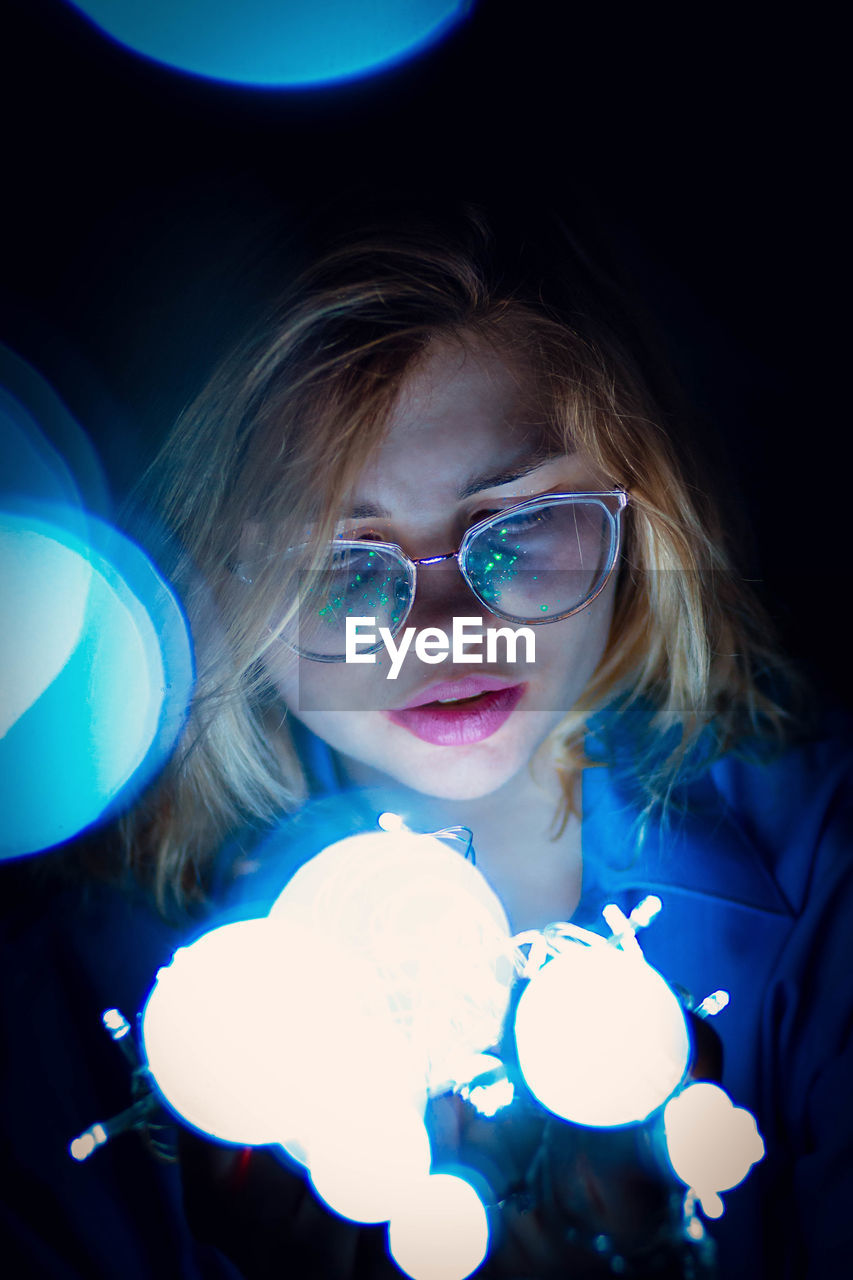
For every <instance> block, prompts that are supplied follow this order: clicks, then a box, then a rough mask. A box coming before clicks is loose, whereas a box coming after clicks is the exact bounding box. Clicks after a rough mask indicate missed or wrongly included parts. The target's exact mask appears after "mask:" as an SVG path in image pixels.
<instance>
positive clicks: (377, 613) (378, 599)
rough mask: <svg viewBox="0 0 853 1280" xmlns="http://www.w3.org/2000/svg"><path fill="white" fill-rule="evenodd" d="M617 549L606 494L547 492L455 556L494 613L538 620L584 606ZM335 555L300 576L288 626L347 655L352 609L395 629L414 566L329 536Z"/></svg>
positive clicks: (316, 651)
mask: <svg viewBox="0 0 853 1280" xmlns="http://www.w3.org/2000/svg"><path fill="white" fill-rule="evenodd" d="M615 550H616V524H615V521H614V519H613V517H612V515H611V513H610V512H609V510H608V509H607V507H606V505H605V503H604V502H603V501H602V500H600V499H588V500H585V501H570V500H566V499H563V500H557V501H555V500H553V499H548V498H543V499H542V501H541V503H535V504H529V505H525V506H524V507H523V508H522V509H521V510H518V511H513V512H508V513H506V514H501V515H498V516H496V517H494V518H493V519H492V520H490V521H489V522H488V524H486V525H484V526H483V527H482V528H480V529H478V530H477V531H476V532H475V533H472V534H470V535H466V537H465V539H463V543H462V546H461V548H460V554H459V563H460V568H461V570H462V572H463V575H464V576H465V579H466V581H467V582H468V585H469V586H470V587H471V589H472V591H473V592H474V593H475V595H476V596H478V597H479V599H480V601H481V603H482V604H483V605H484V606H485V607H486V608H487V609H489V611H490V612H494V613H496V614H497V615H498V616H501V617H504V618H507V619H509V620H511V621H513V622H516V623H519V624H522V623H530V622H534V623H535V622H546V621H548V620H550V619H555V618H560V617H564V616H565V615H566V614H569V613H571V612H573V611H574V610H576V609H579V608H581V607H582V606H583V605H584V604H585V603H586V601H587V600H589V599H590V598H591V596H593V595H594V594H595V593H596V591H597V590H598V588H599V586H600V584H601V582H602V580H603V578H604V577H605V576H606V575H607V573H609V571H610V569H611V568H612V564H613V557H614V555H615ZM332 555H333V562H332V565H331V567H330V568H328V569H324V570H319V571H314V572H308V573H305V574H303V575H302V581H301V583H300V599H299V608H298V610H297V614H296V617H295V618H294V619H293V622H292V624H290V625H289V626H288V628H287V629H286V631H285V633H284V639H285V640H286V641H287V642H288V643H290V644H291V645H292V647H293V648H295V649H297V650H298V652H300V653H301V654H303V656H307V657H310V656H312V655H315V656H317V657H321V658H327V659H328V658H336V657H343V655H344V651H345V636H346V619H347V618H348V617H369V618H371V619H373V618H375V619H376V627H377V628H379V627H388V628H389V629H390V631H391V632H392V633H394V632H395V631H396V629H397V628H398V627H399V626H400V624H401V621H402V620H403V619H404V618H405V616H406V614H407V612H408V610H409V607H410V604H411V602H412V591H413V585H414V572H413V569H412V567H411V566H410V565H409V564H408V563H407V562H406V560H405V559H404V558H403V556H402V554H401V553H399V552H397V551H396V550H394V549H392V548H389V547H383V546H381V545H379V544H373V543H370V542H364V543H355V542H346V543H342V544H340V545H337V544H333V545H332ZM361 652H365V653H366V652H370V651H369V650H368V649H362V650H361Z"/></svg>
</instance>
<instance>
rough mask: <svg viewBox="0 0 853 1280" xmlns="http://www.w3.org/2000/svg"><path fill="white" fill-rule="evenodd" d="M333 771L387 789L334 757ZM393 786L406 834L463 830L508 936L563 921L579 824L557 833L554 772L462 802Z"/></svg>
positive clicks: (571, 895)
mask: <svg viewBox="0 0 853 1280" xmlns="http://www.w3.org/2000/svg"><path fill="white" fill-rule="evenodd" d="M339 764H340V767H341V771H342V772H343V774H344V776H345V777H346V779H347V780H348V781H349V782H351V783H353V784H354V785H356V786H362V787H370V786H373V787H387V786H388V784H389V778H388V777H387V775H385V774H383V773H380V772H379V771H378V770H375V769H372V768H370V767H369V766H366V765H364V764H362V763H361V762H359V761H354V760H351V759H349V758H343V757H342V758H341V759H340V761H339ZM394 786H395V790H397V791H399V792H400V796H401V799H400V804H401V807H402V808H404V810H405V813H406V818H407V821H408V823H409V824H410V825H411V826H412V827H413V828H414V829H416V830H421V831H436V830H439V829H441V828H442V827H450V826H463V827H469V828H470V829H471V831H472V832H473V835H474V848H475V851H476V857H477V866H478V868H479V869H480V871H481V872H482V873H483V875H484V876H485V878H486V880H488V882H489V883H490V884H491V885H492V887H493V889H494V890H495V892H496V893H497V894H498V896H499V897H500V898H501V901H502V902H503V904H504V907H505V909H506V912H507V915H508V916H509V920H510V925H511V927H512V929H513V931H515V932H517V931H519V930H522V929H530V928H541V927H542V926H543V925H545V924H548V923H550V922H551V921H552V920H560V919H563V920H567V919H569V918H570V917H571V914H572V912H573V911H574V909H575V907H576V905H577V902H578V899H579V897H580V886H581V841H580V822H579V820H578V818H577V817H575V816H573V817H572V818H570V819H569V821H568V822H567V823H566V824H565V826H564V827H563V829H562V831H560V832H559V833H558V824H557V818H558V814H559V811H560V807H561V800H562V795H561V788H560V782H559V778H558V777H557V774H556V772H555V770H553V769H552V768H549V769H547V771H546V770H545V769H540V770H539V771H538V772H537V773H536V774H534V773H532V772H531V770H530V769H528V768H525V769H523V770H520V771H519V773H518V774H516V775H515V776H514V777H513V778H511V779H509V781H508V782H506V783H504V785H503V786H501V787H499V788H498V790H497V791H494V792H492V793H491V794H490V795H486V796H478V797H476V798H474V799H470V800H446V799H443V798H442V797H439V796H429V795H424V794H422V793H421V792H418V791H414V790H412V789H411V788H408V787H403V786H401V785H399V784H396V783H395V784H394Z"/></svg>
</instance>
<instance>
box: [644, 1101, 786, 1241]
mask: <svg viewBox="0 0 853 1280" xmlns="http://www.w3.org/2000/svg"><path fill="white" fill-rule="evenodd" d="M663 1120H664V1130H665V1132H666V1145H667V1151H668V1153H669V1159H670V1162H671V1164H672V1167H673V1169H674V1170H675V1173H676V1174H677V1176H678V1177H679V1178H680V1179H681V1181H682V1182H683V1183H685V1185H686V1186H688V1187H692V1188H693V1189H694V1190H695V1192H696V1194H697V1195H698V1197H699V1199H700V1200H701V1202H702V1209H703V1212H704V1213H706V1214H707V1216H708V1217H709V1218H718V1217H719V1216H720V1215H721V1214H722V1212H723V1202H722V1200H721V1199H720V1197H719V1195H718V1194H717V1193H718V1192H720V1191H727V1190H728V1189H729V1188H731V1187H736V1186H737V1185H738V1183H740V1182H742V1181H743V1179H744V1178H745V1177H746V1175H747V1174H748V1173H749V1171H750V1169H751V1168H752V1166H753V1165H754V1164H757V1163H758V1161H759V1160H761V1159H762V1157H763V1155H764V1142H763V1140H762V1137H761V1134H760V1133H759V1132H758V1127H757V1125H756V1123H755V1118H754V1116H753V1115H752V1114H751V1113H750V1112H749V1111H747V1110H745V1108H743V1107H735V1106H734V1105H733V1103H732V1101H731V1099H730V1098H729V1096H728V1094H727V1093H726V1092H725V1090H723V1089H721V1088H720V1087H719V1085H715V1084H709V1083H706V1082H705V1081H699V1082H697V1083H696V1084H691V1085H689V1086H688V1088H686V1089H684V1090H683V1091H682V1092H681V1093H679V1094H678V1095H677V1096H676V1097H674V1098H672V1099H670V1101H669V1102H668V1103H667V1104H666V1107H665V1109H664V1113H663Z"/></svg>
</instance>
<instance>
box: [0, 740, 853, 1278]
mask: <svg viewBox="0 0 853 1280" xmlns="http://www.w3.org/2000/svg"><path fill="white" fill-rule="evenodd" d="M303 746H304V752H305V757H306V763H307V765H308V769H309V774H310V775H311V778H312V782H313V786H314V790H315V793H319V794H320V795H321V797H322V798H321V799H320V800H319V801H318V802H317V803H315V804H313V805H310V806H308V807H307V808H306V810H304V811H303V812H302V813H300V814H297V815H295V817H293V818H291V819H289V820H288V821H287V822H286V823H285V824H283V826H282V828H281V829H279V830H278V831H277V832H276V833H275V834H274V835H273V836H272V837H270V838H269V839H268V841H267V842H266V843H265V844H264V845H262V847H261V849H260V850H259V853H260V855H261V869H260V870H259V872H258V874H257V875H255V876H252V877H247V878H246V880H245V881H244V882H243V884H242V886H241V902H240V904H239V905H237V906H236V907H235V906H233V905H232V907H231V908H230V910H233V911H235V912H237V913H239V914H250V913H251V912H252V910H254V909H256V908H257V909H262V908H263V907H264V905H265V904H266V905H268V904H269V901H270V900H271V898H272V897H273V896H275V894H276V893H277V892H278V891H279V889H280V888H281V886H282V884H283V883H284V882H285V881H286V879H287V878H288V877H289V875H290V874H292V871H293V870H294V869H295V868H296V866H298V865H299V864H300V863H301V862H302V861H304V860H305V858H307V857H309V856H311V854H312V853H314V852H316V851H317V850H318V849H319V848H321V847H323V845H324V844H326V843H329V842H330V841H331V839H335V838H341V836H343V835H345V834H347V833H349V832H351V831H356V830H360V829H364V828H365V826H368V827H370V826H372V825H373V824H374V823H375V819H376V814H377V812H378V811H379V810H380V809H381V808H390V807H393V797H392V795H391V794H388V795H374V794H367V793H354V794H348V795H346V794H339V793H338V781H337V777H336V775H335V770H334V761H333V759H332V757H331V754H330V753H329V752H328V750H327V749H326V748H325V747H324V745H323V744H322V743H319V742H318V741H317V740H316V739H310V738H309V739H306V741H305V743H304V744H303ZM852 753H853V752H851V748H850V746H849V742H848V744H847V745H844V744H843V743H842V742H841V741H840V740H839V738H838V737H837V736H833V737H831V738H826V739H824V740H822V741H820V742H815V743H810V744H808V745H806V746H803V747H798V748H796V749H793V750H790V751H788V752H787V753H786V754H785V755H784V756H782V757H781V758H779V759H778V760H776V761H774V762H772V763H767V764H757V763H748V762H746V761H743V760H740V759H737V758H735V757H728V758H726V759H723V760H721V761H719V762H717V763H716V764H714V765H713V766H711V768H710V769H707V770H706V771H705V772H704V773H703V774H701V776H699V777H698V778H697V779H695V780H694V781H693V782H691V783H690V784H689V786H688V787H687V788H686V790H685V792H684V794H683V796H682V801H683V803H681V804H680V805H679V807H678V808H677V809H676V810H675V811H674V812H672V813H671V814H670V817H669V820H668V823H667V824H666V825H664V826H661V825H660V824H657V823H650V824H648V825H647V827H646V829H645V831H644V832H643V831H642V829H641V827H640V825H639V824H638V812H637V806H636V803H635V802H634V799H633V797H632V795H631V788H630V784H629V783H628V782H627V781H626V778H625V776H623V775H621V774H620V773H619V771H618V770H613V769H609V768H605V767H596V768H591V769H588V770H587V771H586V772H585V774H584V780H583V855H584V882H583V896H582V900H581V905H580V907H579V909H578V912H577V913H576V918H578V919H579V920H581V921H582V922H583V923H591V922H593V921H594V920H595V919H596V918H597V916H598V914H599V912H600V908H601V906H602V905H603V903H604V902H605V901H616V902H618V903H619V904H620V905H622V906H623V908H624V909H626V910H630V908H631V907H633V906H634V905H635V904H636V902H637V901H638V900H639V898H641V897H642V896H643V895H644V894H646V893H648V892H655V893H657V894H658V895H659V896H660V897H661V899H662V901H663V911H662V912H661V915H660V916H659V918H658V919H657V920H656V921H655V923H654V924H653V925H652V927H651V928H650V929H649V930H648V931H647V932H646V933H645V934H644V935H643V947H644V951H645V953H646V955H647V958H648V959H649V961H650V962H651V963H652V964H653V965H655V966H656V967H657V968H658V969H660V971H661V972H662V973H663V974H664V975H665V976H666V977H667V978H668V979H669V980H670V981H671V982H673V983H675V984H678V985H680V986H682V987H685V988H687V989H688V990H689V991H690V992H691V993H692V994H693V995H694V996H696V997H697V998H699V999H701V998H702V997H704V996H705V995H706V994H708V993H709V992H711V991H713V990H715V989H717V988H724V989H725V990H727V991H728V992H729V994H730V996H731V1003H730V1005H729V1006H728V1008H727V1009H726V1010H724V1012H723V1013H722V1014H720V1016H719V1017H718V1018H717V1019H716V1021H715V1026H716V1029H717V1031H718V1033H719V1034H720V1036H721V1038H722V1040H723V1043H724V1051H725V1069H724V1084H725V1086H726V1088H727V1089H728V1091H729V1093H730V1094H731V1096H732V1097H733V1099H734V1101H735V1102H736V1103H737V1104H739V1105H742V1106H746V1107H748V1108H749V1109H750V1110H752V1111H754V1112H755V1114H756V1115H757V1117H758V1121H759V1127H760V1129H761V1131H762V1133H763V1135H764V1138H765V1142H766V1144H767V1151H768V1154H767V1158H766V1159H765V1161H764V1162H763V1163H762V1165H760V1166H758V1168H757V1169H756V1170H753V1172H752V1174H751V1175H750V1177H749V1178H748V1179H747V1181H746V1182H745V1183H744V1184H743V1185H742V1186H741V1187H739V1188H737V1189H736V1190H734V1191H732V1192H730V1193H726V1194H725V1196H724V1199H725V1202H726V1206H727V1211H726V1214H725V1216H724V1218H723V1219H722V1220H721V1221H720V1222H719V1223H718V1224H714V1228H713V1231H714V1234H715V1235H716V1236H717V1237H718V1239H719V1242H720V1264H721V1266H720V1273H721V1276H722V1277H723V1278H724V1280H730V1278H731V1280H735V1278H736V1277H737V1278H740V1277H749V1278H750V1280H754V1278H756V1277H760V1276H762V1275H767V1276H768V1280H769V1277H770V1276H772V1277H773V1280H777V1278H778V1277H784V1276H789V1277H791V1278H792V1280H799V1277H801V1276H806V1275H814V1276H824V1275H830V1274H844V1273H845V1271H846V1269H847V1266H848V1265H849V1263H848V1259H849V1257H851V1256H853V1212H851V1211H850V1205H851V1204H853V1102H851V1097H850V1094H851V1086H853V1047H851V1028H853V933H851V931H853V786H851V778H852V777H853V772H851V768H850V765H851V754H852ZM475 840H476V833H475ZM201 927H202V926H201V925H200V924H198V923H196V924H195V925H194V926H192V927H191V931H195V932H198V931H199V930H200V928H201ZM186 932H187V927H186V925H184V926H182V927H174V928H172V927H169V926H166V925H164V924H163V922H162V921H161V920H160V919H159V918H158V917H157V916H156V914H155V913H154V912H153V910H152V909H151V908H150V907H149V905H148V904H147V903H146V902H145V901H144V899H143V898H142V897H141V896H139V895H133V894H120V893H118V892H117V891H115V890H111V889H107V888H103V887H89V888H88V889H85V890H81V889H74V890H72V889H68V890H64V891H62V892H61V893H56V892H53V893H50V894H48V895H45V894H43V893H42V894H41V895H36V896H35V897H32V896H31V897H30V898H27V896H26V895H24V896H23V897H22V896H21V894H20V893H19V894H18V896H17V897H16V899H15V904H14V910H12V911H10V912H7V913H6V918H5V919H4V924H3V938H2V942H3V950H4V975H5V977H4V984H3V1000H4V1005H5V1008H4V1027H5V1035H6V1039H7V1043H6V1052H5V1054H4V1064H3V1077H2V1080H3V1098H4V1103H3V1111H4V1134H5V1138H6V1148H7V1152H8V1157H7V1158H9V1159H11V1161H12V1163H13V1165H14V1166H15V1167H16V1169H17V1173H18V1176H17V1178H16V1180H15V1184H14V1187H13V1191H12V1194H11V1196H10V1197H8V1198H7V1202H6V1206H5V1209H4V1213H5V1217H6V1227H7V1231H8V1239H9V1240H10V1241H12V1246H11V1247H12V1248H13V1249H14V1248H17V1249H18V1251H19V1253H20V1256H21V1258H22V1259H26V1260H28V1263H29V1265H28V1266H26V1265H23V1266H22V1268H21V1269H20V1270H19V1271H18V1272H17V1273H16V1274H20V1275H27V1274H34V1275H43V1276H50V1277H53V1276H56V1277H59V1276H63V1277H64V1276H85V1277H87V1280H88V1277H100V1276H103V1277H110V1276H113V1275H115V1276H119V1275H120V1276H122V1277H124V1278H127V1280H135V1278H136V1277H139V1278H140V1280H143V1278H144V1277H148V1276H155V1275H156V1276H157V1277H171V1276H175V1277H181V1280H190V1278H193V1280H194V1278H195V1277H199V1276H205V1277H225V1276H234V1275H235V1272H234V1271H233V1269H232V1268H231V1267H230V1265H229V1264H228V1263H227V1262H225V1261H224V1259H222V1258H221V1257H220V1256H219V1255H218V1254H215V1253H214V1252H212V1251H210V1250H206V1249H203V1248H199V1247H198V1246H197V1245H196V1244H195V1242H194V1241H193V1240H192V1238H191V1235H190V1233H189V1231H188V1229H187V1226H186V1223H185V1221H184V1219H183V1216H182V1211H181V1200H180V1187H179V1183H178V1179H177V1177H176V1175H175V1171H174V1169H173V1168H171V1169H170V1168H169V1167H168V1166H155V1165H154V1164H153V1162H152V1161H151V1159H150V1157H149V1156H148V1155H147V1153H146V1152H145V1151H144V1149H143V1148H142V1146H141V1144H140V1143H138V1141H137V1140H136V1139H135V1138H133V1137H128V1138H124V1139H120V1140H118V1141H116V1142H115V1143H114V1144H112V1145H111V1146H110V1147H107V1148H106V1149H104V1150H103V1151H100V1152H98V1153H96V1155H95V1156H93V1157H92V1159H91V1160H90V1161H89V1162H88V1163H87V1164H86V1165H83V1166H75V1165H74V1164H73V1163H72V1162H71V1161H70V1160H69V1159H68V1157H67V1155H66V1146H67V1143H68V1141H69V1139H70V1138H71V1137H73V1136H74V1135H75V1134H76V1133H78V1132H80V1131H81V1130H82V1129H84V1128H86V1127H87V1126H88V1125H89V1124H91V1123H92V1122H93V1121H94V1120H96V1119H104V1118H107V1117H108V1116H109V1115H111V1114H112V1113H114V1112H115V1111H117V1110H119V1109H121V1108H122V1107H123V1106H125V1105H127V1103H128V1101H129V1098H128V1096H127V1092H126V1090H127V1078H126V1068H125V1066H124V1063H123V1062H122V1060H121V1057H120V1055H119V1054H118V1052H117V1050H116V1049H115V1047H114V1046H113V1045H111V1044H110V1043H109V1041H108V1039H107V1037H106V1035H105V1034H104V1033H103V1031H102V1030H101V1028H100V1025H99V1022H100V1013H101V1011H102V1010H103V1009H105V1008H107V1007H109V1006H111V1005H117V1006H118V1007H120V1008H122V1009H123V1010H124V1012H125V1013H127V1014H128V1015H131V1014H132V1013H133V1012H135V1011H136V1010H137V1009H138V1008H140V1007H141V1004H142V1002H143V1000H144V997H145V994H146V991H147V988H148V987H149V986H150V983H151V981H152V980H153V976H154V974H155V972H156V969H157V968H158V967H159V966H160V965H161V964H164V963H166V962H168V959H169V957H170V955H171V953H172V951H173V950H174V949H175V947H176V946H177V945H179V943H180V942H181V941H182V940H184V938H185V936H186ZM7 1256H8V1254H7Z"/></svg>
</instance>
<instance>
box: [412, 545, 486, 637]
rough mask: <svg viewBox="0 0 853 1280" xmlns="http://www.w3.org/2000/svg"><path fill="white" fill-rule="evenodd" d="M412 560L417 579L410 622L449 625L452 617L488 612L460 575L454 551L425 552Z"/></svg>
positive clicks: (472, 615)
mask: <svg viewBox="0 0 853 1280" xmlns="http://www.w3.org/2000/svg"><path fill="white" fill-rule="evenodd" d="M414 564H415V565H416V566H417V583H416V587H415V599H414V603H413V606H412V612H411V614H410V616H409V619H408V621H409V625H411V626H416V627H417V628H418V629H419V630H420V629H423V628H424V627H428V626H430V627H436V626H438V627H442V628H443V629H448V623H450V622H452V620H453V618H455V617H475V616H477V617H482V616H483V615H484V614H485V613H486V612H487V611H486V609H485V608H484V606H483V605H482V604H481V603H480V601H479V600H478V599H477V597H476V596H475V595H474V593H473V592H472V590H471V588H470V587H469V586H468V584H467V582H466V581H465V579H464V578H463V577H462V573H461V572H460V569H459V564H458V561H457V553H456V552H455V551H448V552H445V553H444V554H442V555H436V556H424V557H422V558H420V559H418V560H415V561H414Z"/></svg>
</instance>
